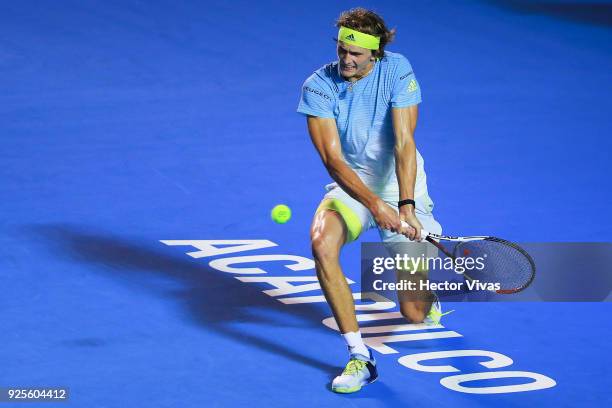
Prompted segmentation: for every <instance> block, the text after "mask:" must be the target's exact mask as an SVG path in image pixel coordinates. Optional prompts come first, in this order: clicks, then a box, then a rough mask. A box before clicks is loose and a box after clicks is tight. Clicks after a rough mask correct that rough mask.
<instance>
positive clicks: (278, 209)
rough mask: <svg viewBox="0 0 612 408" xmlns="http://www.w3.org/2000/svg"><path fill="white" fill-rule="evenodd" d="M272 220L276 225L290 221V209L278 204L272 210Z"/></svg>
mask: <svg viewBox="0 0 612 408" xmlns="http://www.w3.org/2000/svg"><path fill="white" fill-rule="evenodd" d="M270 215H271V216H272V220H273V221H274V222H276V223H278V224H284V223H286V222H287V221H289V220H290V219H291V209H290V208H289V207H287V206H286V205H285V204H279V205H277V206H275V207H274V208H273V209H272V213H271V214H270Z"/></svg>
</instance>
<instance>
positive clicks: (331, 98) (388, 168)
mask: <svg viewBox="0 0 612 408" xmlns="http://www.w3.org/2000/svg"><path fill="white" fill-rule="evenodd" d="M420 102H421V88H420V87H419V83H418V82H417V80H416V77H415V75H414V72H413V71H412V66H411V65H410V62H408V60H407V59H406V58H405V57H404V56H403V55H401V54H397V53H393V52H388V51H386V52H385V54H384V57H383V58H381V59H380V60H378V61H376V62H375V64H374V68H373V69H372V71H370V73H369V74H368V75H367V76H365V77H364V78H361V79H360V80H358V81H356V82H353V83H351V82H349V81H346V80H345V79H344V78H343V77H342V76H341V75H340V72H339V67H338V62H332V63H330V64H327V65H325V66H323V67H321V68H320V69H318V70H317V71H315V73H314V74H312V75H311V76H310V77H309V78H308V79H307V80H306V81H305V82H304V85H303V87H302V96H301V99H300V103H299V105H298V108H297V111H298V112H299V113H302V114H304V115H311V116H317V117H322V118H333V119H335V120H336V125H337V127H338V134H339V136H340V142H341V145H342V153H343V154H344V160H345V161H346V163H347V164H348V165H349V166H350V167H351V168H352V169H353V170H354V171H355V172H356V173H357V175H358V176H359V177H360V178H361V180H362V181H363V182H364V183H365V184H366V185H367V186H368V187H369V188H370V189H371V190H372V191H373V192H374V193H376V194H378V195H379V196H380V197H381V198H383V199H385V200H390V201H397V200H398V198H399V186H398V183H397V177H396V175H395V156H394V149H393V148H394V145H395V135H394V132H393V123H392V119H391V108H403V107H407V106H411V105H416V104H418V103H420ZM426 192H427V185H426V177H425V171H424V163H423V158H422V157H421V155H420V153H419V152H418V151H417V175H416V183H415V189H414V195H415V197H419V196H421V195H423V194H425V193H426Z"/></svg>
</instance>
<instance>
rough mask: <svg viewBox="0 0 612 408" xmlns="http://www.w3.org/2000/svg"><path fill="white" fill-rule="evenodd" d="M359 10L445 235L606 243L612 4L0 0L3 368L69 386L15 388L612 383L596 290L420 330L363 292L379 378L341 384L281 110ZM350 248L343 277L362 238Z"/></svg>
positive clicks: (468, 391)
mask: <svg viewBox="0 0 612 408" xmlns="http://www.w3.org/2000/svg"><path fill="white" fill-rule="evenodd" d="M358 5H359V6H363V7H366V8H372V9H374V10H375V11H377V12H379V13H380V14H381V15H382V16H383V17H384V18H385V20H386V21H387V23H388V25H390V26H391V27H397V37H396V40H395V41H394V42H393V43H392V44H390V45H389V46H388V49H389V50H390V51H394V52H399V53H402V54H404V55H406V56H407V57H408V58H409V59H410V61H411V63H412V66H413V67H414V70H415V73H416V75H417V76H418V78H419V82H420V86H421V88H422V92H423V103H422V104H421V106H420V117H419V125H418V127H417V132H416V140H417V145H418V148H419V150H420V151H421V153H422V154H423V157H424V158H425V168H426V171H427V176H428V186H429V192H430V195H431V197H432V198H433V200H434V201H435V210H434V212H435V215H436V218H437V219H438V220H439V221H440V223H441V224H442V226H443V228H444V231H445V233H448V234H451V235H458V234H462V235H477V234H491V235H496V236H500V237H504V238H507V239H509V240H513V241H517V242H609V241H611V240H612V217H611V216H610V211H609V207H610V204H611V203H612V194H611V192H610V181H609V178H610V175H611V174H612V164H611V162H610V160H609V152H610V150H611V148H612V142H611V140H610V135H611V134H612V122H611V121H610V111H611V109H612V102H611V99H610V92H611V91H612V88H611V85H610V84H611V81H610V72H612V53H611V52H610V44H612V3H611V2H609V1H590V2H586V1H585V2H580V1H545V0H538V1H527V0H520V1H519V0H512V1H511V0H507V1H504V0H498V1H476V0H474V1H462V2H457V1H450V0H443V1H436V2H428V1H410V2H393V1H377V2H374V1H365V2H362V3H360V4H354V3H351V2H344V1H342V2H334V3H330V2H324V1H319V0H314V1H309V2H302V3H287V2H281V1H274V0H269V1H262V2H257V3H253V2H246V1H242V0H239V1H234V2H223V1H207V2H196V1H188V2H171V1H151V2H141V1H136V0H133V1H132V0H130V1H110V2H103V1H67V0H66V1H57V2H44V1H26V2H10V1H4V2H2V3H1V4H0V74H1V75H0V90H1V92H0V196H1V198H2V199H1V200H0V214H1V221H0V244H1V245H0V288H1V292H0V311H1V312H2V318H1V319H0V346H1V347H0V362H1V366H2V369H1V370H0V388H3V387H4V388H28V387H30V388H31V387H66V388H68V389H69V399H68V400H67V401H65V402H44V403H43V402H40V403H28V404H26V405H27V406H38V405H40V406H45V407H46V406H74V407H91V408H93V407H124V406H131V407H202V406H218V407H234V406H244V405H246V404H248V405H250V406H257V407H259V406H266V407H286V406H316V407H345V406H346V407H349V406H350V407H400V406H410V407H431V406H457V407H468V406H470V407H471V406H496V407H523V406H547V407H577V406H595V405H597V406H609V405H611V404H612V398H611V397H610V395H609V388H610V380H609V375H608V368H609V365H610V363H611V362H612V360H611V358H610V341H609V339H610V337H611V336H612V330H611V323H612V319H611V317H610V313H611V312H612V309H611V308H610V303H609V302H599V303H594V302H593V303H589V302H582V303H580V302H573V303H569V302H568V303H561V302H557V303H519V302H516V303H484V302H481V303H457V304H453V305H452V306H449V307H450V308H452V309H455V310H456V311H455V312H454V313H453V314H452V315H449V316H448V317H446V318H445V320H444V321H443V326H444V327H440V328H434V329H432V328H423V327H405V323H406V322H405V321H404V320H403V319H401V318H399V313H398V312H397V305H396V304H395V302H394V301H392V302H391V303H389V302H387V303H384V302H383V303H384V304H381V303H380V302H379V303H376V302H372V301H371V300H367V299H362V300H361V301H360V302H358V303H357V304H358V305H359V310H358V315H359V319H360V321H361V322H362V324H363V326H362V327H363V328H362V330H363V332H364V336H365V338H366V342H367V343H368V344H369V345H371V346H376V347H375V350H376V358H377V360H378V364H379V372H380V379H379V380H378V381H377V382H376V383H374V384H372V385H369V386H368V387H365V388H364V389H363V390H362V391H360V392H359V393H356V394H352V395H337V394H334V393H333V392H331V390H330V382H331V380H332V379H333V377H334V376H335V375H337V374H338V372H339V371H340V370H341V369H342V367H343V365H344V364H345V363H346V351H345V345H344V343H343V340H342V338H341V336H340V335H339V334H338V333H337V332H336V331H335V330H334V329H333V324H332V323H333V322H331V319H330V317H331V312H330V310H329V307H328V306H327V304H326V303H325V302H324V299H323V296H322V292H321V290H320V288H319V287H318V285H317V280H316V276H315V271H314V264H313V261H312V259H311V258H312V257H311V248H310V241H309V232H308V231H309V226H310V222H311V220H312V216H313V213H314V211H315V209H316V208H317V205H318V204H319V202H320V200H321V198H322V197H323V195H324V193H325V190H324V186H325V184H327V183H329V181H330V177H329V176H328V175H327V173H326V171H325V168H324V167H323V165H322V164H321V161H320V159H319V157H318V155H317V153H316V151H315V149H314V148H313V146H312V143H311V141H310V139H309V136H308V132H307V129H306V123H305V119H304V117H303V116H301V115H298V114H297V113H296V112H295V110H296V107H297V103H298V100H299V95H300V91H301V86H302V83H303V81H304V80H305V79H306V78H307V77H308V76H309V75H310V74H311V73H312V72H313V71H314V70H316V69H318V68H319V67H320V66H322V65H324V64H325V63H328V62H330V61H333V60H335V59H337V56H336V54H335V45H334V42H333V38H334V36H335V35H336V29H335V27H334V24H333V23H334V19H335V18H336V17H337V16H338V14H339V13H340V12H341V11H342V10H345V9H348V8H351V7H355V6H358ZM278 203H285V204H287V205H289V206H290V207H291V209H292V212H293V217H292V219H291V220H290V221H289V222H288V223H287V224H284V225H279V224H275V223H273V222H272V221H271V220H270V215H269V214H270V209H271V208H272V207H273V206H274V205H276V204H278ZM377 240H378V234H377V233H376V232H374V231H370V232H368V233H366V234H365V236H364V237H362V238H361V241H363V242H367V241H377ZM342 262H343V267H344V272H345V274H346V275H347V277H348V278H349V279H351V280H352V281H353V282H354V283H352V284H351V285H350V287H351V288H352V290H353V292H354V293H358V292H359V279H360V270H359V268H360V264H359V263H360V246H359V244H358V243H356V244H352V245H349V246H347V247H346V248H345V249H344V251H343V253H342ZM609 298H610V297H608V299H609ZM400 325H404V326H400ZM330 326H331V327H330ZM381 327H382V328H381ZM443 352H446V353H443ZM424 353H432V354H424ZM433 353H437V354H433ZM417 355H422V356H421V357H423V358H430V360H426V359H423V360H418V359H417V358H416V357H415V356H417ZM411 356H412V357H411ZM417 357H418V356H417ZM488 361H489V362H490V361H493V363H492V364H490V365H491V367H487V366H486V362H488ZM483 363H484V364H485V365H483ZM495 363H499V364H497V365H495ZM442 365H444V366H452V367H450V368H449V367H447V368H446V370H445V369H444V368H440V366H442ZM436 370H437V371H436ZM479 373H482V374H479ZM470 375H471V376H470ZM453 376H467V377H464V380H465V382H458V379H457V378H451V377H453ZM479 376H480V377H479ZM538 381H542V382H543V383H545V384H547V387H543V388H542V389H534V390H530V391H524V392H515V391H518V390H520V387H521V385H523V384H525V383H530V382H533V383H535V384H539V383H538ZM453 384H454V385H453ZM493 387H497V388H496V389H497V390H498V391H497V392H496V393H487V389H489V390H490V389H491V388H493ZM4 406H22V404H20V403H18V402H0V407H4Z"/></svg>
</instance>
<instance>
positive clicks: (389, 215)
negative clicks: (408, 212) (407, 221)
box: [370, 199, 402, 232]
mask: <svg viewBox="0 0 612 408" xmlns="http://www.w3.org/2000/svg"><path fill="white" fill-rule="evenodd" d="M370 212H371V213H372V216H373V217H374V220H375V221H376V224H378V226H379V227H380V228H382V229H386V230H390V231H393V232H401V230H402V224H401V221H400V218H399V214H398V213H397V211H395V209H394V208H393V207H391V206H390V205H389V204H387V203H385V202H384V201H383V200H381V199H378V200H377V201H376V203H375V204H374V206H373V207H372V208H371V209H370Z"/></svg>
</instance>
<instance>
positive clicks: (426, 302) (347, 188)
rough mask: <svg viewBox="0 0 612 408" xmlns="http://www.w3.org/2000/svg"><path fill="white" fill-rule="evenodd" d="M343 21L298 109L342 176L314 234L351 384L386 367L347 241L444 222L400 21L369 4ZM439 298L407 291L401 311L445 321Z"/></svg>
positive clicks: (331, 188)
mask: <svg viewBox="0 0 612 408" xmlns="http://www.w3.org/2000/svg"><path fill="white" fill-rule="evenodd" d="M336 26H337V27H338V28H339V33H338V41H337V54H338V61H336V62H332V63H330V64H327V65H325V66H323V67H322V68H320V69H318V70H317V71H316V72H315V73H314V74H312V75H311V76H310V77H309V78H308V79H307V80H306V81H305V83H304V85H303V88H302V95H301V100H300V103H299V106H298V109H297V111H298V112H299V113H302V114H304V115H306V116H307V125H308V131H309V133H310V137H311V139H312V142H313V144H314V146H315V148H316V149H317V151H318V153H319V155H320V156H321V159H322V161H323V164H324V165H325V167H326V169H327V171H328V172H329V174H330V176H331V177H332V178H333V180H334V181H335V183H332V184H330V185H328V186H327V187H326V188H327V190H328V192H327V194H326V195H325V197H324V198H323V200H322V202H321V204H320V206H319V208H318V209H317V211H316V214H315V216H314V220H313V223H312V227H311V241H312V251H313V256H314V259H315V264H316V270H317V276H318V279H319V282H320V284H321V288H322V290H323V293H324V294H325V298H326V299H327V302H328V303H329V305H330V307H331V310H332V312H333V315H334V318H335V319H336V322H337V324H338V327H339V329H340V332H341V333H342V336H343V337H344V339H345V341H346V343H347V345H348V348H349V353H350V361H349V363H348V364H347V366H346V368H345V370H344V371H343V373H342V374H341V375H340V376H338V377H336V378H335V379H334V381H333V382H332V389H333V390H334V391H335V392H342V393H349V392H355V391H358V390H360V389H361V387H362V386H363V385H365V384H368V383H371V382H372V381H374V380H375V379H376V377H377V370H376V361H375V359H374V357H373V355H372V351H371V350H370V349H368V347H366V345H365V344H364V342H363V340H362V338H361V333H360V331H359V326H358V323H357V319H356V316H355V304H354V301H353V295H352V293H351V291H350V289H349V287H348V284H347V282H346V278H345V276H344V274H343V272H342V269H341V267H340V264H339V255H340V249H341V248H342V246H343V245H344V244H345V243H348V242H351V241H354V240H356V239H357V238H358V237H359V235H360V234H361V233H362V232H363V231H365V230H367V229H369V228H373V227H378V229H379V232H380V236H381V239H382V240H383V242H385V243H390V242H403V241H406V242H408V241H420V239H421V237H420V234H421V229H422V228H423V227H425V229H426V230H427V231H430V232H434V233H441V227H440V224H438V222H437V221H436V220H435V219H434V217H433V215H432V212H431V211H432V209H433V202H432V201H431V199H430V198H429V196H428V193H427V185H426V178H425V171H424V168H423V166H424V164H423V158H422V157H421V155H420V154H419V152H418V151H417V150H416V146H415V141H414V131H415V127H416V122H417V116H418V115H417V113H418V104H419V103H420V102H421V90H420V87H419V84H418V82H417V80H416V78H415V75H414V72H413V70H412V67H411V65H410V63H409V62H408V60H407V59H406V58H405V57H404V56H402V55H400V54H397V53H392V52H388V51H385V50H384V49H385V46H386V45H387V44H388V43H389V42H391V41H392V40H393V37H394V35H395V30H391V31H390V30H388V29H387V27H386V26H385V23H384V21H383V20H382V18H381V17H379V16H378V15H377V14H375V13H374V12H372V11H369V10H365V9H362V8H357V9H352V10H350V11H346V12H343V13H342V14H341V15H340V17H339V18H338V20H337V22H336ZM402 221H404V222H405V223H407V224H408V227H402V223H401V222H402ZM434 300H435V297H434V295H433V294H431V296H428V297H427V298H426V299H423V298H420V300H419V299H414V300H410V301H406V300H404V301H402V300H401V299H400V310H401V313H402V314H403V316H405V317H406V318H407V319H408V320H409V321H411V322H413V323H421V322H423V321H426V322H433V323H438V322H439V320H440V317H441V315H442V314H441V310H440V305H439V302H437V301H434Z"/></svg>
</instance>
